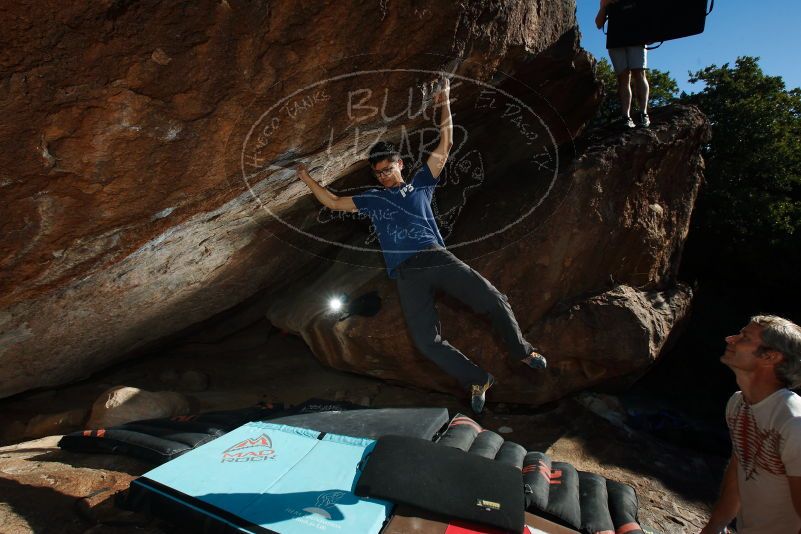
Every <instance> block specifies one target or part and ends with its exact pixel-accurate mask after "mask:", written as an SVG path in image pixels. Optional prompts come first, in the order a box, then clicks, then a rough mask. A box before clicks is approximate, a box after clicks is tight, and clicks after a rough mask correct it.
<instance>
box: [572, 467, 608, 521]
mask: <svg viewBox="0 0 801 534" xmlns="http://www.w3.org/2000/svg"><path fill="white" fill-rule="evenodd" d="M578 475H579V500H580V502H581V529H582V530H583V531H585V532H593V533H602V534H614V531H615V526H614V524H613V523H612V516H611V515H610V514H609V497H608V494H607V492H606V479H605V478H604V477H602V476H600V475H596V474H594V473H586V472H584V471H579V474H578Z"/></svg>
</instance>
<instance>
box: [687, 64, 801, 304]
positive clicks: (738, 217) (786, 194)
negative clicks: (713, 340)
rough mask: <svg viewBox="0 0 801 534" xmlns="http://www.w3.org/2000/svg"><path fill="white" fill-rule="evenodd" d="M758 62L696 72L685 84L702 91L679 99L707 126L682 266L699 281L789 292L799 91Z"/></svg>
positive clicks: (797, 234)
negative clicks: (700, 184) (701, 177)
mask: <svg viewBox="0 0 801 534" xmlns="http://www.w3.org/2000/svg"><path fill="white" fill-rule="evenodd" d="M758 61H759V59H758V58H756V57H749V56H744V57H740V58H738V59H737V61H736V62H735V64H734V66H733V67H731V66H730V65H729V64H728V63H727V64H724V65H723V66H720V67H718V66H716V65H711V66H709V67H706V68H704V69H702V70H699V71H698V72H696V73H694V74H691V77H690V82H691V83H703V84H704V87H703V89H702V90H701V91H699V92H698V93H695V94H692V95H686V94H682V100H683V101H684V102H687V103H690V104H695V105H697V106H698V107H699V108H700V109H701V110H702V111H703V112H704V113H705V114H706V115H707V117H708V118H709V120H710V124H711V128H712V139H711V142H710V143H709V144H708V145H706V146H705V147H704V148H703V155H704V160H705V163H706V170H705V173H704V174H705V178H706V185H705V188H704V190H703V192H702V195H701V196H700V198H699V203H698V205H697V206H696V211H695V214H694V216H693V223H692V229H691V231H690V239H689V241H688V247H687V248H688V250H687V255H688V256H689V257H687V260H688V261H689V262H690V263H691V265H690V268H691V270H693V271H695V272H694V274H698V275H700V276H701V277H708V276H709V275H713V276H719V277H723V278H726V279H729V280H731V278H732V276H734V277H739V278H740V279H741V280H745V279H749V278H750V279H751V280H750V281H751V283H762V284H768V285H771V286H780V287H783V288H785V290H787V289H789V287H792V286H795V287H798V286H799V282H798V276H797V271H798V265H799V263H801V90H799V89H791V90H787V89H786V88H785V84H784V81H783V80H782V78H781V77H780V76H768V75H766V74H765V73H764V72H762V69H761V68H760V67H759V62H758ZM710 259H713V260H714V261H710ZM704 274H706V276H704ZM788 284H789V285H788Z"/></svg>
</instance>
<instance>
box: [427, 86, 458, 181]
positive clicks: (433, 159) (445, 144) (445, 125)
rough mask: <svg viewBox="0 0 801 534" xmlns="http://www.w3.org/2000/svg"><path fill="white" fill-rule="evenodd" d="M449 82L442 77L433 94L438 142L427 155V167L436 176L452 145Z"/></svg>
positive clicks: (443, 165) (443, 166) (442, 167)
mask: <svg viewBox="0 0 801 534" xmlns="http://www.w3.org/2000/svg"><path fill="white" fill-rule="evenodd" d="M450 94H451V84H450V81H449V80H448V78H446V77H444V76H443V77H442V79H441V80H440V89H439V91H438V92H437V94H435V95H434V105H435V106H436V107H438V108H439V109H440V119H439V144H438V145H437V148H435V149H434V151H433V152H431V155H430V156H429V157H428V161H427V162H426V163H427V164H428V168H429V169H431V174H432V175H433V176H434V178H437V177H438V176H439V174H440V173H441V172H442V169H444V168H445V162H446V161H448V154H449V153H450V151H451V147H452V146H453V118H452V117H451V96H450Z"/></svg>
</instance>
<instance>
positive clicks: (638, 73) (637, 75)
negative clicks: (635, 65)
mask: <svg viewBox="0 0 801 534" xmlns="http://www.w3.org/2000/svg"><path fill="white" fill-rule="evenodd" d="M631 73H632V78H634V79H633V82H634V84H633V85H634V93H635V94H636V96H637V107H638V108H640V111H642V112H643V113H648V92H649V90H650V87H648V79H647V78H646V77H645V70H644V69H635V70H632V71H631Z"/></svg>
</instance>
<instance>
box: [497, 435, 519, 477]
mask: <svg viewBox="0 0 801 534" xmlns="http://www.w3.org/2000/svg"><path fill="white" fill-rule="evenodd" d="M525 457H526V449H524V448H523V447H522V446H520V445H518V444H517V443H512V442H511V441H504V442H503V445H501V448H500V450H499V451H498V454H496V455H495V460H496V461H498V462H503V463H505V464H508V465H511V466H512V467H516V468H518V469H522V468H523V462H524V458H525ZM524 483H525V479H524Z"/></svg>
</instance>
